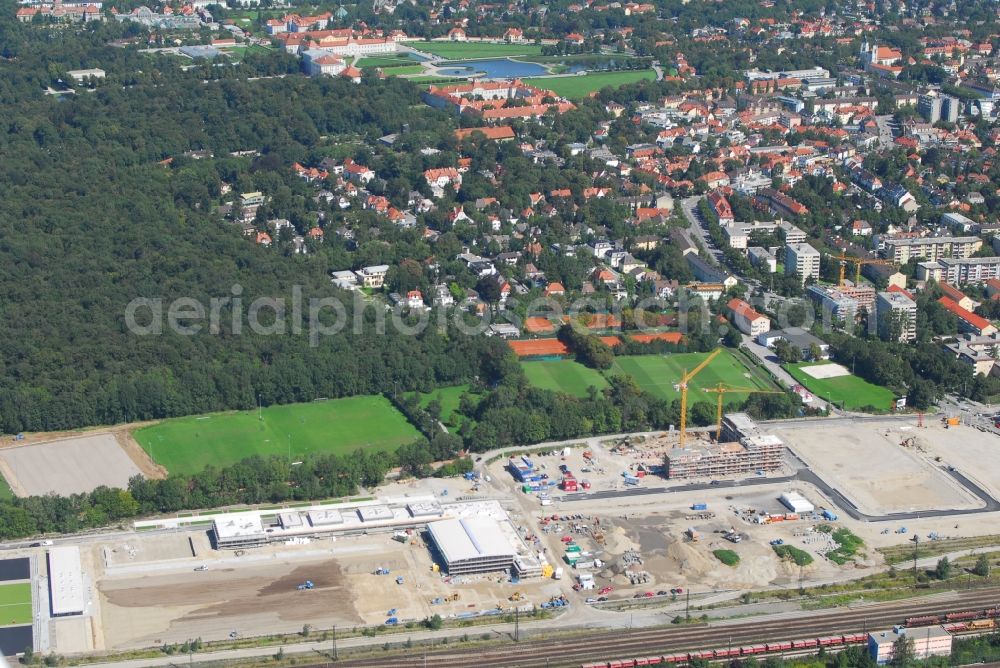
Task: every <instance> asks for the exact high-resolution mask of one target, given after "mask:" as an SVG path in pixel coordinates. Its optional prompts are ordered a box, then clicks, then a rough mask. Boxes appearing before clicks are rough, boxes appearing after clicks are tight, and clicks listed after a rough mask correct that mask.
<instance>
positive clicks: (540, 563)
mask: <svg viewBox="0 0 1000 668" xmlns="http://www.w3.org/2000/svg"><path fill="white" fill-rule="evenodd" d="M682 440H683V443H684V447H683V448H680V447H678V446H680V445H681V442H682ZM996 447H997V442H996V439H995V437H994V436H993V435H992V434H988V433H985V432H982V431H980V430H977V429H975V428H972V427H967V426H964V425H961V424H948V423H942V422H940V421H938V420H934V421H931V420H927V421H926V422H925V423H924V422H922V421H918V420H917V419H916V418H913V417H909V418H906V417H892V418H885V419H871V418H867V419H863V420H851V419H847V418H840V419H827V420H821V421H803V420H797V421H792V420H788V421H778V422H774V423H765V424H756V423H754V421H753V420H751V419H750V418H749V417H747V416H746V415H742V414H732V415H726V416H724V418H723V419H720V420H719V421H718V423H717V424H716V425H715V426H713V427H709V428H706V429H700V430H687V431H686V433H685V434H684V436H683V439H682V437H681V434H680V433H679V432H677V431H670V432H655V433H646V434H633V435H629V436H624V437H613V438H603V437H591V438H587V439H584V440H581V441H579V442H568V443H560V444H558V445H552V446H549V447H545V446H537V447H535V448H531V449H520V450H514V451H510V452H496V453H492V454H490V455H488V456H485V457H484V458H483V460H481V461H477V462H475V464H474V470H473V471H472V472H471V473H469V474H468V475H467V476H465V477H462V478H445V479H438V478H429V479H422V480H414V479H408V480H404V481H396V482H387V483H386V484H385V485H383V486H381V487H380V488H379V489H378V492H377V494H378V496H377V497H374V498H365V499H359V500H357V501H353V502H350V501H349V502H341V503H325V504H316V505H308V506H307V505H299V506H295V507H272V508H269V509H260V510H247V511H240V512H228V513H215V514H211V513H209V514H200V515H193V516H192V515H185V516H178V517H162V518H157V519H155V520H146V521H141V522H137V523H136V525H135V526H134V528H133V530H131V531H124V532H114V533H111V534H108V535H107V536H100V537H96V536H95V537H93V538H91V539H89V540H88V541H86V542H81V543H80V544H79V548H80V557H81V558H80V564H81V569H82V574H81V575H82V577H83V581H84V582H85V583H87V586H88V592H89V593H88V596H87V600H86V606H85V609H84V611H83V613H82V615H73V616H69V617H65V618H60V619H58V620H53V621H51V622H45V621H44V620H43V621H42V622H41V624H40V627H39V628H40V629H41V631H40V632H38V633H36V634H35V645H36V649H39V650H42V651H55V652H59V653H64V654H76V653H86V652H91V651H118V650H131V649H136V648H142V647H150V646H162V645H164V644H170V643H183V642H186V641H188V640H191V639H194V638H201V639H202V640H204V641H210V640H225V639H227V638H243V637H254V636H259V635H268V634H275V633H289V634H294V633H299V632H301V631H302V630H303V629H304V628H307V627H308V628H310V629H315V630H317V631H318V630H330V629H333V628H334V627H337V628H339V629H360V628H363V627H369V628H371V627H386V626H398V625H406V624H411V625H412V624H416V623H419V622H420V621H421V620H424V619H426V618H428V617H430V616H433V615H435V614H437V615H440V616H441V617H442V618H443V619H445V620H447V619H456V620H460V621H465V620H469V621H470V622H472V621H475V620H476V619H478V618H489V617H491V616H494V615H501V614H507V613H511V612H512V611H514V610H521V611H529V610H537V609H549V610H552V611H554V612H555V613H556V614H558V615H560V617H559V619H571V620H574V623H583V624H586V623H588V621H589V622H594V621H597V620H599V619H606V618H607V615H614V614H617V613H616V612H615V611H616V610H619V609H621V608H630V607H634V606H636V605H642V606H646V605H649V606H654V607H656V606H662V607H665V608H666V609H668V610H676V609H677V607H676V606H678V605H684V604H685V603H686V602H687V599H688V597H689V596H690V597H691V602H692V604H693V605H707V604H716V605H719V604H726V603H727V602H733V601H734V599H735V598H737V597H738V596H739V592H744V591H754V590H762V589H775V588H777V589H793V588H797V587H799V586H800V585H806V586H808V585H815V584H822V583H836V582H843V581H847V580H851V579H855V578H857V577H859V576H860V575H863V574H865V573H866V572H871V569H878V568H884V567H885V566H884V564H883V563H881V557H880V556H879V554H878V553H877V552H876V551H875V548H878V547H881V546H895V545H898V544H900V543H901V542H904V541H906V540H907V539H908V538H910V537H911V536H913V535H919V536H921V537H924V536H927V537H928V540H933V539H936V538H947V537H958V536H974V535H984V534H989V533H995V530H994V529H993V527H994V526H995V523H996V520H997V518H998V512H1000V504H996V502H992V503H993V504H995V505H988V504H987V502H986V501H984V500H983V498H982V497H981V495H980V492H981V493H982V494H986V495H987V498H989V495H995V494H997V493H998V491H1000V464H996V465H994V464H993V463H992V462H996V461H998V458H996V457H995V456H992V455H994V454H995V450H996ZM685 458H687V460H686V459H685ZM682 463H684V465H685V466H687V468H682V467H681V464H682ZM977 486H978V487H977ZM977 489H979V490H980V491H979V492H977V491H976V490H977ZM835 529H847V530H849V531H850V532H851V533H852V534H853V535H855V536H857V537H858V538H859V539H860V540H861V541H862V543H861V547H860V548H859V549H858V550H857V551H856V552H855V553H854V554H852V555H850V557H849V558H848V559H846V560H844V559H838V560H832V559H830V558H829V557H828V555H829V554H831V553H832V552H834V551H835V550H837V548H838V545H837V543H836V541H835V540H834V538H833V531H834V530H835ZM904 533H905V534H906V535H905V536H903V535H901V534H904ZM784 546H789V547H794V548H796V549H797V550H801V551H802V552H804V553H805V554H807V555H809V557H810V558H811V561H810V562H809V563H807V564H802V565H797V564H796V563H794V562H793V560H791V559H790V558H788V556H787V553H785V552H783V551H782V549H783V547H784ZM24 553H25V554H26V555H38V554H39V550H37V549H35V550H31V549H25V550H24ZM562 615H568V616H566V617H562ZM552 623H553V624H556V625H558V624H560V623H561V622H559V621H557V620H555V619H554V620H552ZM56 626H58V632H56V631H55V630H54V629H56ZM46 629H47V630H46Z"/></svg>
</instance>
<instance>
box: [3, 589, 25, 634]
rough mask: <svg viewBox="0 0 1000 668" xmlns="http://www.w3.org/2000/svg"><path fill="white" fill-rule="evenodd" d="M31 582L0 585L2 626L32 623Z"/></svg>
mask: <svg viewBox="0 0 1000 668" xmlns="http://www.w3.org/2000/svg"><path fill="white" fill-rule="evenodd" d="M31 619H32V614H31V583H30V582H15V583H14V584H5V585H0V626H9V625H11V624H30V623H31Z"/></svg>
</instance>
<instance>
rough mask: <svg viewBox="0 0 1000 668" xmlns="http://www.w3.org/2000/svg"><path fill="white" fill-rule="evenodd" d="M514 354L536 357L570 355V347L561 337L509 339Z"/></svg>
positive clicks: (508, 343)
mask: <svg viewBox="0 0 1000 668" xmlns="http://www.w3.org/2000/svg"><path fill="white" fill-rule="evenodd" d="M507 345H509V346H510V347H511V350H513V351H514V354H515V355H517V356H518V357H536V356H541V355H568V354H569V348H567V347H566V344H565V343H563V342H562V341H560V340H559V339H524V340H521V341H508V342H507Z"/></svg>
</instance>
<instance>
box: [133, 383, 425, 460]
mask: <svg viewBox="0 0 1000 668" xmlns="http://www.w3.org/2000/svg"><path fill="white" fill-rule="evenodd" d="M134 435H135V438H136V440H137V441H138V442H139V444H140V445H141V446H142V447H143V449H145V450H146V452H148V453H149V454H150V456H151V457H152V458H153V460H154V461H155V462H156V463H157V464H161V465H163V466H165V467H167V470H168V471H170V472H171V473H195V472H198V471H200V470H202V469H203V468H205V467H206V466H208V465H209V464H211V465H214V466H217V467H222V466H227V465H230V464H234V463H236V462H238V461H240V460H241V459H244V458H246V457H250V456H252V455H281V456H282V457H286V456H289V452H290V454H291V458H292V459H293V460H294V459H298V458H301V457H302V455H304V454H307V453H318V452H329V453H335V454H347V453H350V452H352V451H354V450H355V449H357V448H376V449H380V450H389V449H392V448H395V447H396V446H398V445H401V444H403V443H409V442H410V441H413V440H415V439H418V438H420V433H419V432H418V431H417V430H416V429H415V428H414V427H413V425H411V424H410V423H409V422H408V421H407V420H406V418H405V417H403V415H402V413H400V412H399V411H397V410H396V409H395V408H394V407H393V406H392V404H391V403H389V400H388V399H386V398H385V397H383V396H381V395H366V396H360V397H350V398H347V399H332V400H329V401H315V402H312V403H308V404H289V405H285V406H271V407H269V408H265V409H264V410H263V411H262V413H261V419H258V417H257V411H255V410H250V411H241V412H238V413H214V414H209V415H201V416H194V417H185V418H176V419H171V420H164V421H163V422H161V423H159V424H156V425H153V426H150V427H143V428H141V429H137V430H136V431H135V434H134Z"/></svg>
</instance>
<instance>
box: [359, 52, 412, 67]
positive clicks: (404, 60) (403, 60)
mask: <svg viewBox="0 0 1000 668" xmlns="http://www.w3.org/2000/svg"><path fill="white" fill-rule="evenodd" d="M416 64H417V61H416V60H414V59H413V58H410V57H409V56H408V55H407V54H405V53H399V54H396V55H395V56H369V57H367V58H358V59H357V60H355V61H354V66H355V67H401V66H404V65H416Z"/></svg>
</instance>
